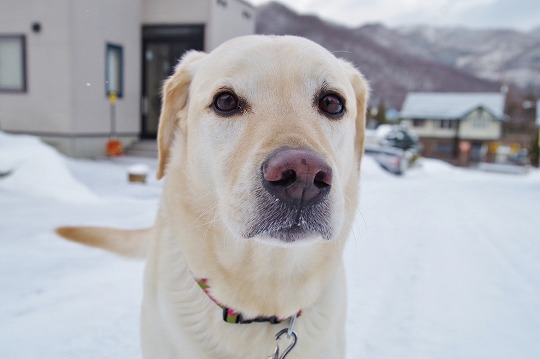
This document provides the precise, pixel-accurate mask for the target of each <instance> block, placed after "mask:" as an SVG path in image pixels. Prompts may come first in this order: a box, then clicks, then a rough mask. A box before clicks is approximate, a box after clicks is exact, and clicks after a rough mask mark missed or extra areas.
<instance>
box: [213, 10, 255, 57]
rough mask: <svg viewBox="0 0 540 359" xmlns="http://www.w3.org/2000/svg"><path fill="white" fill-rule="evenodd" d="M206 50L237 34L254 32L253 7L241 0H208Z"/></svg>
mask: <svg viewBox="0 0 540 359" xmlns="http://www.w3.org/2000/svg"><path fill="white" fill-rule="evenodd" d="M209 5H210V18H209V23H208V27H207V34H206V46H205V48H206V51H211V50H213V49H215V48H216V47H218V46H219V45H220V44H221V43H223V42H225V41H227V40H230V39H232V38H234V37H237V36H244V35H251V34H254V33H255V9H254V8H253V7H252V6H251V5H249V4H248V3H246V2H244V1H241V0H209Z"/></svg>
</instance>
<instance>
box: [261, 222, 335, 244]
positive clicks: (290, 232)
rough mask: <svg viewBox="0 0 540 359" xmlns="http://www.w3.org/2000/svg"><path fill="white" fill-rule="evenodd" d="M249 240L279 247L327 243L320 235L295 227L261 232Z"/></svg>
mask: <svg viewBox="0 0 540 359" xmlns="http://www.w3.org/2000/svg"><path fill="white" fill-rule="evenodd" d="M251 239H253V240H256V241H259V242H262V243H265V244H270V245H276V246H280V247H288V246H299V245H309V244H313V243H316V242H323V241H327V240H326V239H324V238H323V236H322V235H321V234H320V233H318V232H315V231H312V230H309V229H306V228H303V227H302V226H297V225H294V226H292V227H289V228H282V229H278V230H273V231H267V232H263V233H260V234H258V235H256V236H253V237H251Z"/></svg>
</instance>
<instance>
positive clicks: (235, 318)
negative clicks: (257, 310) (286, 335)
mask: <svg viewBox="0 0 540 359" xmlns="http://www.w3.org/2000/svg"><path fill="white" fill-rule="evenodd" d="M196 281H197V284H199V287H201V289H202V290H204V292H205V293H206V295H207V296H208V298H210V299H211V300H212V301H213V302H214V303H216V304H217V305H218V306H219V307H220V308H222V309H223V320H224V321H226V322H227V323H232V324H250V323H253V322H256V323H264V322H268V323H270V324H278V323H281V322H282V321H284V320H285V319H286V318H278V317H277V316H275V315H273V316H271V317H265V316H258V317H256V318H253V319H247V318H244V316H243V315H242V313H239V312H237V311H235V310H234V309H231V308H227V307H225V306H224V305H222V304H220V303H219V302H218V301H217V300H216V299H215V298H214V297H212V295H211V294H210V291H209V290H210V286H209V285H208V279H206V278H202V279H196ZM301 314H302V310H299V311H298V312H297V313H296V318H298V317H299V316H300V315H301Z"/></svg>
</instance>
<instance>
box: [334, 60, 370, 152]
mask: <svg viewBox="0 0 540 359" xmlns="http://www.w3.org/2000/svg"><path fill="white" fill-rule="evenodd" d="M341 61H342V63H343V66H344V67H345V70H346V71H347V72H348V74H349V78H350V81H351V85H352V87H353V90H354V93H355V96H356V110H357V113H356V139H355V147H356V152H357V155H358V156H360V155H361V154H362V153H363V151H364V135H365V129H366V109H367V104H368V101H369V92H370V88H369V84H368V82H367V81H366V79H365V78H364V75H362V74H361V73H360V71H358V70H357V69H356V68H355V67H354V66H353V65H352V64H351V63H349V62H347V61H345V60H341Z"/></svg>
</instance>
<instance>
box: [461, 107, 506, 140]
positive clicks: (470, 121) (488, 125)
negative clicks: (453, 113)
mask: <svg viewBox="0 0 540 359" xmlns="http://www.w3.org/2000/svg"><path fill="white" fill-rule="evenodd" d="M501 136H502V122H501V120H498V119H496V118H495V117H493V115H491V114H490V113H489V112H487V111H485V110H480V109H477V110H475V111H473V112H471V113H470V114H469V115H467V116H466V117H465V118H464V119H463V120H462V121H461V124H460V126H459V138H461V139H464V140H483V141H490V140H498V139H500V138H501Z"/></svg>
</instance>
